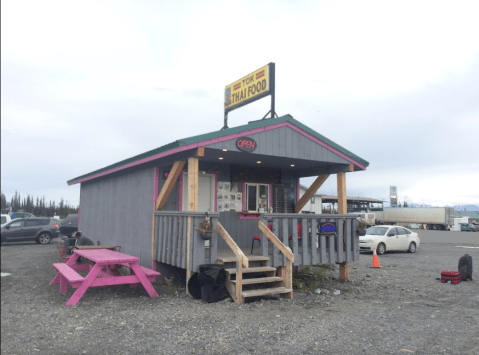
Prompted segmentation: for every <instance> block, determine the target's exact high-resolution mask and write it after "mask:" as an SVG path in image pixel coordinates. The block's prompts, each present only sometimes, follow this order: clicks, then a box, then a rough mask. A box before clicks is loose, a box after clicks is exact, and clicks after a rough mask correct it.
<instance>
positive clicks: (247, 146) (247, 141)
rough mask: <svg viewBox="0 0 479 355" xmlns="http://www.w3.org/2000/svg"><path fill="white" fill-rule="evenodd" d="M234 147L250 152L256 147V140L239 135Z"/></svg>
mask: <svg viewBox="0 0 479 355" xmlns="http://www.w3.org/2000/svg"><path fill="white" fill-rule="evenodd" d="M236 148H238V149H239V150H241V151H243V152H248V153H251V152H252V151H254V150H255V149H256V142H255V140H254V139H251V138H248V137H240V138H238V139H237V140H236Z"/></svg>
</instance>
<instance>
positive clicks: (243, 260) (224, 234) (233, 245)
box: [217, 222, 249, 268]
mask: <svg viewBox="0 0 479 355" xmlns="http://www.w3.org/2000/svg"><path fill="white" fill-rule="evenodd" d="M217 229H218V233H219V234H220V235H221V237H222V238H223V239H224V241H225V242H226V244H228V246H229V247H230V248H231V250H232V251H233V253H235V255H236V259H237V260H238V261H240V262H241V263H242V264H243V266H244V267H246V268H247V267H249V266H248V265H249V260H248V258H247V257H246V255H245V254H244V253H243V251H242V250H241V249H240V247H239V246H238V245H237V244H236V243H235V241H234V240H233V238H231V236H230V235H229V234H228V232H227V231H226V229H224V227H223V226H222V225H221V223H220V222H218V224H217Z"/></svg>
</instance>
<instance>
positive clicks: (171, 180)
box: [155, 161, 185, 211]
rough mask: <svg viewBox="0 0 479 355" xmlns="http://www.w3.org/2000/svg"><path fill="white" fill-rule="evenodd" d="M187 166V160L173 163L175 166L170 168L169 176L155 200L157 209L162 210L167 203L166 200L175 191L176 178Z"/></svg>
mask: <svg viewBox="0 0 479 355" xmlns="http://www.w3.org/2000/svg"><path fill="white" fill-rule="evenodd" d="M184 166H185V161H177V162H175V163H174V164H173V167H172V168H171V170H170V173H169V175H168V178H167V179H166V181H165V184H164V185H163V188H162V189H161V192H160V194H159V195H158V198H157V199H156V202H155V210H156V211H161V210H162V209H163V207H165V205H166V201H168V197H170V194H171V191H173V187H174V186H175V183H176V180H178V177H179V176H180V174H181V170H182V169H183V167H184Z"/></svg>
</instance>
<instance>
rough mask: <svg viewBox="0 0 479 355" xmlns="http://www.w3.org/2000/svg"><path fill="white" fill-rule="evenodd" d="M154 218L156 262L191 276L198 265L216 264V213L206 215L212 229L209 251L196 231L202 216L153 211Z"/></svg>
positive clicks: (200, 214) (203, 213) (198, 214)
mask: <svg viewBox="0 0 479 355" xmlns="http://www.w3.org/2000/svg"><path fill="white" fill-rule="evenodd" d="M153 215H154V218H155V223H154V226H155V230H154V238H153V257H154V259H155V260H156V261H159V262H162V263H166V264H169V265H173V266H176V267H179V268H183V269H187V270H192V271H194V272H197V271H198V266H199V265H201V264H205V263H206V262H209V263H211V264H216V263H217V260H218V243H217V241H218V233H217V228H216V225H217V224H218V217H219V213H209V217H210V223H211V226H212V236H211V240H210V241H209V248H206V240H204V239H203V238H202V237H201V234H200V232H198V231H197V230H196V229H199V228H200V225H201V222H203V220H204V218H205V212H177V211H154V212H153ZM195 228H196V229H195ZM188 246H189V247H188ZM208 251H209V252H208ZM205 254H207V255H206V256H205Z"/></svg>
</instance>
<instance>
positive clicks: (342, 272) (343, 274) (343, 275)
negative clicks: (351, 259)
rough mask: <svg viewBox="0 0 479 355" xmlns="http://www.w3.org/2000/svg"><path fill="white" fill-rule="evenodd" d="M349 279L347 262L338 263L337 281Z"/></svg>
mask: <svg viewBox="0 0 479 355" xmlns="http://www.w3.org/2000/svg"><path fill="white" fill-rule="evenodd" d="M348 280H349V263H341V264H339V281H342V282H344V281H348Z"/></svg>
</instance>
